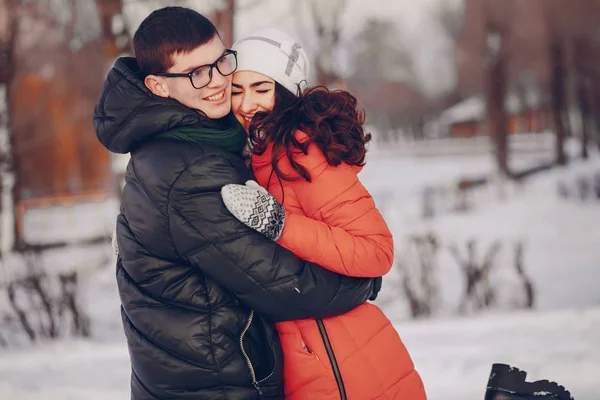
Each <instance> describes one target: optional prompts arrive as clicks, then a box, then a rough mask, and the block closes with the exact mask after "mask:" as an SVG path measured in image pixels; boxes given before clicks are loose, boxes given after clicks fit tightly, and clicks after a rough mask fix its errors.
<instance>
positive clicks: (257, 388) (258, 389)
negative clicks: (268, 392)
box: [253, 382, 263, 397]
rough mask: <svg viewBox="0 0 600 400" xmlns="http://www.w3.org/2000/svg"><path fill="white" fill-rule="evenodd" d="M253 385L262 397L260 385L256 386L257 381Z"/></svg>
mask: <svg viewBox="0 0 600 400" xmlns="http://www.w3.org/2000/svg"><path fill="white" fill-rule="evenodd" d="M253 385H254V388H255V389H256V391H257V392H258V395H259V396H260V397H262V396H263V391H262V390H261V388H260V386H258V382H254V383H253Z"/></svg>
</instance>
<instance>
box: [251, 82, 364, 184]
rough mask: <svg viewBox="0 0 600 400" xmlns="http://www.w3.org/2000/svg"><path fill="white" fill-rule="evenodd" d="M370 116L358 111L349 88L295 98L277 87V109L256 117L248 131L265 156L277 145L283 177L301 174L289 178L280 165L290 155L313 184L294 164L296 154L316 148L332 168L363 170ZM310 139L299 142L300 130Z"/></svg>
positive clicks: (276, 168) (274, 162) (317, 90)
mask: <svg viewBox="0 0 600 400" xmlns="http://www.w3.org/2000/svg"><path fill="white" fill-rule="evenodd" d="M364 122H365V114H364V112H363V111H362V110H358V109H357V100H356V97H354V96H353V95H352V94H350V93H349V92H347V91H344V90H333V91H330V90H329V89H327V88H325V87H322V86H317V87H314V88H312V89H308V90H306V91H304V93H301V94H300V96H298V97H296V96H294V94H293V93H292V92H290V91H289V90H287V89H286V88H284V87H283V86H281V85H280V84H278V83H275V105H274V107H273V110H272V111H270V112H259V113H256V115H255V116H254V118H253V119H252V122H251V124H250V128H249V136H250V141H251V142H252V144H253V146H254V148H253V152H254V153H255V154H258V155H261V154H263V153H264V152H265V150H266V148H267V146H268V144H270V143H273V155H272V158H271V165H272V166H273V171H274V172H275V173H276V174H277V176H279V177H280V178H281V179H285V180H288V181H291V180H296V179H298V177H297V176H289V175H285V174H283V173H282V172H281V170H280V168H279V166H278V165H277V164H278V163H277V158H278V156H279V155H280V154H281V152H285V154H286V156H287V157H288V159H289V161H290V163H291V165H292V167H293V168H294V169H295V170H296V171H297V172H298V174H299V175H300V176H301V177H302V178H304V179H306V180H307V181H308V182H310V181H311V177H310V173H309V172H308V171H307V170H306V168H305V167H304V166H302V165H301V164H300V163H298V162H297V161H296V160H294V157H293V154H294V152H296V151H295V150H296V149H297V150H300V151H301V152H303V153H304V154H307V153H308V146H309V145H310V144H311V143H314V144H316V145H317V146H318V147H319V149H320V150H321V151H322V152H323V154H324V155H325V158H326V159H327V162H328V163H329V165H332V166H337V165H340V164H341V163H347V164H350V165H356V166H363V165H364V164H365V155H366V147H365V145H366V144H367V143H368V142H369V141H370V140H371V134H370V133H365V132H364V130H363V124H364ZM298 129H299V130H301V131H303V132H304V133H306V134H307V135H308V140H306V141H305V142H303V143H301V142H300V141H298V140H297V139H296V136H295V133H296V130H298Z"/></svg>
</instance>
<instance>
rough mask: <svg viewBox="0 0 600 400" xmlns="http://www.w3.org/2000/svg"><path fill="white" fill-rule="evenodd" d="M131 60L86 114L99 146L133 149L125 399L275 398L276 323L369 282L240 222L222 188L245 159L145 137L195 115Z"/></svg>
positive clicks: (310, 314) (241, 172) (325, 306)
mask: <svg viewBox="0 0 600 400" xmlns="http://www.w3.org/2000/svg"><path fill="white" fill-rule="evenodd" d="M136 69H137V65H136V63H135V60H134V59H131V58H124V59H120V60H118V61H117V62H116V64H115V66H114V68H113V69H112V70H111V71H110V73H109V74H108V77H107V79H106V82H105V84H104V88H103V89H102V93H101V95H100V99H99V102H98V104H97V106H96V110H95V113H94V125H95V128H96V132H97V135H98V138H99V139H100V141H101V142H102V143H103V144H104V146H106V147H107V148H108V149H109V150H111V151H113V152H116V153H126V152H131V161H130V163H129V165H128V167H127V172H126V185H125V188H124V190H123V203H122V207H121V214H120V215H119V217H118V221H117V240H118V244H119V253H120V257H119V261H118V265H117V283H118V287H119V293H120V296H121V302H122V318H123V325H124V329H125V333H126V336H127V341H128V345H129V351H130V356H131V364H132V379H131V390H132V399H135V400H141V399H200V400H204V399H206V400H208V399H210V400H220V399H223V400H224V399H229V400H234V399H235V400H237V399H258V398H280V397H281V396H282V375H283V371H282V352H281V347H280V344H279V340H278V338H277V334H276V331H275V329H274V327H273V323H272V321H284V320H295V319H304V318H319V317H325V316H332V315H338V314H342V313H345V312H347V311H349V310H351V309H353V308H354V307H356V306H357V305H359V304H362V303H363V302H364V301H366V300H367V298H368V297H369V296H370V295H371V294H372V292H373V282H372V280H370V279H358V278H348V277H342V276H340V275H336V274H334V273H331V272H329V271H326V270H324V269H322V268H320V267H319V266H317V265H314V264H310V263H307V262H304V261H302V260H300V259H298V258H297V257H295V256H294V255H293V254H292V253H290V252H289V251H287V250H285V249H283V248H282V247H280V246H278V245H277V244H275V243H273V242H272V241H270V240H268V239H266V238H265V237H264V236H262V235H261V234H259V233H257V232H255V231H253V230H251V229H249V228H247V227H246V226H245V225H243V224H242V223H240V222H238V220H237V219H235V218H234V217H233V216H232V215H231V214H230V213H229V212H228V211H227V209H226V208H225V206H224V204H223V203H222V200H221V195H220V190H221V187H222V186H223V185H225V184H228V183H243V182H245V181H246V180H247V179H248V178H249V171H248V169H247V168H246V166H245V164H244V162H243V160H242V159H241V158H240V157H239V156H237V155H234V154H232V153H229V152H227V151H225V150H223V149H221V148H218V147H213V146H209V145H206V146H204V145H196V144H190V143H184V142H178V141H168V140H167V141H165V140H153V139H152V137H153V136H154V135H156V134H158V133H160V132H163V131H165V130H168V129H172V128H174V127H176V126H182V125H185V126H193V125H194V123H197V122H198V121H199V119H200V118H201V117H200V115H199V114H198V113H196V112H194V111H192V110H190V109H188V108H186V107H184V106H183V105H181V104H180V103H178V102H176V101H173V100H170V99H163V98H160V97H156V96H154V95H152V93H151V92H149V90H148V89H146V87H145V86H144V84H143V82H142V80H141V79H140V78H139V77H138V76H137V72H136Z"/></svg>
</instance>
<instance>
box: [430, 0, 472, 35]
mask: <svg viewBox="0 0 600 400" xmlns="http://www.w3.org/2000/svg"><path fill="white" fill-rule="evenodd" d="M431 14H432V15H433V18H434V19H435V20H436V21H437V22H438V23H439V25H440V28H442V30H443V31H444V33H445V34H446V35H447V36H448V37H449V38H450V39H451V40H453V41H456V40H458V38H459V36H460V34H461V32H462V28H463V23H464V19H465V14H464V8H463V7H461V6H459V5H456V4H452V3H450V2H448V1H443V2H436V3H432V5H431Z"/></svg>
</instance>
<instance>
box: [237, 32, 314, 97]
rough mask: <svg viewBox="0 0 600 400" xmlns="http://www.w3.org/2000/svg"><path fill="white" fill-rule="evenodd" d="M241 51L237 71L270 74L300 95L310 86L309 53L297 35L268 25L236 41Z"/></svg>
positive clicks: (276, 80) (238, 50) (272, 77)
mask: <svg viewBox="0 0 600 400" xmlns="http://www.w3.org/2000/svg"><path fill="white" fill-rule="evenodd" d="M232 48H233V50H235V51H237V52H238V55H237V58H238V67H237V70H236V71H253V72H258V73H260V74H263V75H265V76H268V77H269V78H271V79H273V80H274V81H275V82H277V83H279V84H280V85H282V86H283V87H285V88H286V89H288V90H289V91H290V92H292V93H293V94H295V95H298V85H300V88H302V89H303V88H304V87H306V84H307V81H308V74H309V64H308V56H307V55H306V52H305V51H304V49H303V48H302V46H300V44H298V43H297V42H296V41H295V40H294V39H292V38H291V37H290V36H288V35H287V34H286V33H284V32H282V31H280V30H277V29H265V30H261V31H259V32H256V33H255V34H253V35H251V36H248V37H246V38H244V39H241V40H239V41H238V42H236V43H235V44H234V45H233V47H232Z"/></svg>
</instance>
